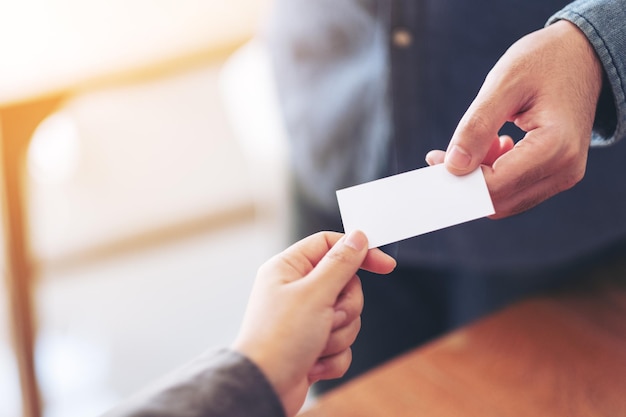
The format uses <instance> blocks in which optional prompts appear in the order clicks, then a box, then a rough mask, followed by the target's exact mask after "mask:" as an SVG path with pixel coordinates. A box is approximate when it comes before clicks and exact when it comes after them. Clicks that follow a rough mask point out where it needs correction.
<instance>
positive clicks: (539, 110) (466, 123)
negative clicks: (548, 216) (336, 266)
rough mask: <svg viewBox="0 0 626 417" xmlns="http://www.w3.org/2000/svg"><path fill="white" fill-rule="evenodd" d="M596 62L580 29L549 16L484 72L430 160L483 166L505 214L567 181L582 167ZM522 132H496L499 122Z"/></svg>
mask: <svg viewBox="0 0 626 417" xmlns="http://www.w3.org/2000/svg"><path fill="white" fill-rule="evenodd" d="M601 87H602V67H601V65H600V62H599V60H598V58H597V56H596V54H595V51H594V50H593V48H592V47H591V45H590V44H589V42H588V41H587V38H586V37H585V35H584V34H583V33H582V32H581V31H580V30H579V29H578V28H577V27H576V26H575V25H573V24H572V23H570V22H568V21H564V20H562V21H559V22H556V23H554V24H552V25H550V26H548V27H546V28H544V29H541V30H539V31H537V32H534V33H531V34H530V35H527V36H525V37H523V38H522V39H520V40H519V41H518V42H516V43H515V44H514V45H513V46H512V47H511V48H509V50H508V51H507V52H506V53H505V54H504V55H503V56H502V58H501V59H500V60H499V61H498V62H497V63H496V65H495V66H494V67H493V69H492V70H491V71H490V72H489V74H488V76H487V78H486V79H485V83H484V84H483V86H482V88H481V89H480V91H479V93H478V95H477V96H476V98H475V100H474V102H473V103H472V104H471V105H470V107H469V109H468V110H467V112H466V113H465V115H464V116H463V118H462V119H461V122H460V123H459V125H458V126H457V129H456V131H455V132H454V135H453V137H452V140H451V141H450V144H449V146H448V149H447V151H446V152H443V151H431V152H429V153H428V155H427V156H426V161H427V162H428V163H429V164H430V165H434V164H438V163H445V164H446V167H447V169H448V170H449V171H450V172H451V173H453V174H456V175H464V174H467V173H469V172H472V171H473V170H475V169H476V168H477V167H478V166H479V165H481V164H483V165H486V166H488V167H489V168H487V169H485V170H484V172H485V179H486V181H487V187H488V188H489V192H490V193H491V197H492V200H493V203H494V206H495V210H496V214H495V215H493V216H491V217H492V218H501V217H507V216H511V215H514V214H517V213H520V212H523V211H525V210H528V209H530V208H531V207H534V206H536V205H537V204H539V203H541V202H542V201H544V200H546V199H547V198H549V197H552V196H553V195H555V194H557V193H559V192H561V191H564V190H566V189H568V188H571V187H572V186H574V185H575V184H576V183H577V182H578V181H580V180H581V179H582V178H583V176H584V173H585V167H586V163H587V154H588V148H589V143H590V140H591V129H592V126H593V121H594V117H595V111H596V106H597V102H598V97H599V95H600V89H601ZM507 121H510V122H514V123H515V124H516V125H517V126H518V127H519V128H520V129H522V130H523V131H524V132H526V134H525V136H524V138H523V139H522V140H520V141H519V142H518V143H517V144H514V143H513V140H512V139H511V138H510V137H508V136H503V137H498V131H499V130H500V128H501V127H502V126H503V125H504V124H505V122H507Z"/></svg>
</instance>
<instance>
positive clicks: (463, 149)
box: [444, 70, 522, 175]
mask: <svg viewBox="0 0 626 417" xmlns="http://www.w3.org/2000/svg"><path fill="white" fill-rule="evenodd" d="M521 102H522V98H521V97H520V96H519V91H518V89H517V88H516V86H515V85H514V84H513V83H509V82H507V81H506V80H503V79H502V77H499V74H498V73H497V71H496V72H495V73H494V70H492V73H490V74H489V76H488V77H487V79H486V81H485V84H483V86H482V88H481V89H480V91H479V93H478V95H477V96H476V98H475V99H474V101H473V102H472V104H471V105H470V107H469V108H468V109H467V112H466V113H465V115H463V117H462V118H461V121H460V122H459V124H458V126H457V128H456V130H455V131H454V134H453V135H452V139H451V140H450V144H449V145H448V149H447V151H446V156H445V160H444V163H445V164H446V168H447V169H448V171H450V172H451V173H452V174H455V175H465V174H468V173H470V172H472V171H474V170H475V169H476V168H478V166H479V165H480V164H482V163H483V162H484V161H485V159H486V158H487V156H488V154H489V151H490V149H491V148H492V146H493V144H494V143H500V139H499V136H498V132H499V131H500V128H501V127H502V126H503V125H504V124H505V123H506V122H507V121H508V120H510V119H511V118H512V116H514V115H515V114H517V113H518V112H519V109H520V108H521V107H522V106H521V105H520V103H521Z"/></svg>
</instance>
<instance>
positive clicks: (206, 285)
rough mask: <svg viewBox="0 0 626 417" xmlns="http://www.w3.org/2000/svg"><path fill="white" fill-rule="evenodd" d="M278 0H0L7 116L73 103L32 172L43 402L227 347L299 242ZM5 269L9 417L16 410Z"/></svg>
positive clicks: (4, 389) (108, 386)
mask: <svg viewBox="0 0 626 417" xmlns="http://www.w3.org/2000/svg"><path fill="white" fill-rule="evenodd" d="M269 6H270V0H229V1H224V0H107V1H96V0H87V1H85V0H19V1H17V0H12V1H9V0H0V123H3V122H6V123H8V122H7V120H8V119H7V118H8V117H10V115H11V114H13V113H11V111H12V109H14V108H20V109H21V111H22V112H23V111H24V109H28V106H29V105H32V104H33V103H37V102H38V101H40V100H45V99H47V98H49V97H59V103H60V105H58V106H56V107H55V110H54V111H52V112H50V114H49V115H47V116H46V117H45V118H43V121H41V123H38V125H37V128H36V129H35V131H34V134H33V135H32V137H31V138H30V141H29V145H28V148H27V151H26V158H25V159H26V160H25V163H24V165H25V166H24V178H23V189H24V190H25V195H24V200H25V202H26V203H25V206H24V211H25V212H26V213H25V214H26V216H27V217H26V218H27V221H26V228H27V238H28V242H29V243H28V244H29V248H30V254H29V256H30V258H29V259H30V260H31V262H32V268H33V271H34V272H33V274H32V277H31V281H32V283H31V284H32V289H33V296H32V298H33V309H34V314H35V316H34V320H33V321H34V322H35V323H34V324H35V328H36V334H37V338H36V344H35V352H34V356H35V359H36V361H35V364H36V375H37V379H38V383H39V387H40V390H41V397H42V409H43V415H44V416H46V417H60V416H63V417H74V416H76V417H78V416H80V417H85V416H96V415H98V414H99V413H102V412H104V411H106V410H107V409H108V408H110V407H112V406H113V405H114V404H115V403H116V402H118V401H120V400H121V399H123V398H124V397H126V396H128V395H129V394H131V393H132V392H134V391H136V390H138V389H139V388H141V387H142V386H143V385H145V384H147V383H148V382H150V381H151V380H153V379H155V378H157V377H158V376H160V375H162V374H163V373H165V372H167V371H169V370H172V369H173V368H175V367H176V366H178V365H180V364H182V363H184V362H186V361H187V360H189V359H191V358H192V357H193V356H194V355H197V354H199V353H200V352H202V351H204V350H206V349H212V348H217V347H220V346H225V345H227V344H228V343H229V342H230V341H231V340H232V339H233V338H234V336H235V334H236V331H237V327H238V324H239V321H240V319H241V317H242V315H243V311H244V307H245V303H246V300H247V297H248V293H249V290H250V286H251V284H252V281H253V279H254V276H255V273H256V269H257V267H258V266H259V265H260V264H261V263H262V262H263V261H264V260H265V259H267V258H269V257H270V256H271V255H273V254H274V253H276V252H278V251H279V250H281V249H282V248H284V247H285V246H286V245H287V243H288V239H287V228H288V224H289V217H290V214H289V212H288V208H287V204H286V201H287V200H288V195H287V192H288V191H287V181H286V169H287V168H286V159H287V158H286V152H287V150H286V146H285V138H284V133H283V131H282V126H281V123H280V117H279V115H278V112H277V107H276V99H275V97H274V90H273V84H272V76H271V70H270V68H269V66H268V61H267V57H266V53H265V50H264V47H263V40H262V36H261V32H262V26H263V21H264V19H265V16H266V14H267V9H268V8H269ZM11 122H12V123H16V122H15V120H12V121H11ZM17 123H18V124H19V123H20V122H19V119H18V121H17ZM5 133H6V131H5ZM7 138H8V135H6V134H5V136H4V137H2V140H7ZM2 266H3V270H4V271H6V262H5V263H4V264H3V265H2ZM5 275H6V274H5ZM1 282H2V284H0V399H1V400H0V404H1V405H0V417H18V416H20V415H23V413H24V410H23V405H22V400H21V396H22V392H21V391H22V390H21V388H20V383H19V376H18V374H19V372H18V366H17V362H16V352H15V349H14V343H12V330H11V329H12V324H11V323H14V317H12V310H11V308H10V305H11V303H10V302H9V298H10V297H9V294H10V292H9V291H8V289H7V288H8V287H7V285H8V284H7V283H8V281H7V280H2V281H1Z"/></svg>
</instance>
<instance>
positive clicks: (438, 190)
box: [337, 164, 495, 248]
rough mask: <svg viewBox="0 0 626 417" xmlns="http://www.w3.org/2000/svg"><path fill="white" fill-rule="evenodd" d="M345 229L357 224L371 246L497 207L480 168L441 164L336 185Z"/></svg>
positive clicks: (377, 245)
mask: <svg viewBox="0 0 626 417" xmlns="http://www.w3.org/2000/svg"><path fill="white" fill-rule="evenodd" d="M337 200H338V202H339V210H340V212H341V219H342V221H343V227H344V231H345V232H346V233H349V232H351V231H353V230H361V231H363V232H364V233H365V235H366V236H367V238H368V241H369V246H370V248H376V247H379V246H383V245H387V244H389V243H393V242H397V241H400V240H404V239H408V238H410V237H414V236H418V235H421V234H424V233H429V232H432V231H435V230H439V229H443V228H445V227H449V226H453V225H456V224H459V223H464V222H468V221H470V220H475V219H478V218H481V217H486V216H489V215H491V214H494V213H495V210H494V208H493V203H492V202H491V197H490V196H489V190H488V189H487V184H486V183H485V177H484V175H483V172H482V169H480V168H479V169H477V170H476V171H474V172H472V173H471V174H468V175H464V176H456V175H453V174H450V173H449V172H448V171H447V170H446V168H445V166H444V165H443V164H440V165H435V166H431V167H426V168H421V169H416V170H414V171H409V172H405V173H402V174H398V175H393V176H391V177H386V178H382V179H379V180H376V181H372V182H368V183H365V184H360V185H355V186H353V187H349V188H344V189H342V190H338V191H337Z"/></svg>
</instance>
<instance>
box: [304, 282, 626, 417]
mask: <svg viewBox="0 0 626 417" xmlns="http://www.w3.org/2000/svg"><path fill="white" fill-rule="evenodd" d="M623 272H624V274H625V275H624V276H625V277H626V271H623ZM375 416H376V417H391V416H393V417H404V416H407V417H408V416H428V417H434V416H437V417H439V416H442V417H443V416H464V417H473V416H476V417H479V416H480V417H488V416H494V417H495V416H498V417H502V416H512V417H513V416H515V417H516V416H520V417H521V416H525V417H526V416H568V417H572V416H607V417H615V416H626V285H624V284H623V283H622V284H619V285H617V286H615V285H606V286H602V287H600V288H595V289H593V290H590V289H589V288H587V289H580V290H578V291H575V292H572V293H568V294H561V295H558V296H550V297H542V298H535V299H532V300H528V301H525V302H522V303H520V304H517V305H514V306H511V307H509V308H507V309H505V310H503V311H501V312H499V313H497V314H495V315H493V316H490V317H487V318H485V319H483V320H481V321H478V322H476V323H475V324H473V325H470V326H469V327H467V328H463V329H460V330H458V331H455V332H453V333H451V334H450V335H448V336H446V337H443V338H442V339H440V340H437V341H435V342H433V343H431V344H429V345H427V346H425V347H422V348H419V349H417V350H415V351H412V352H410V353H408V354H406V355H404V356H402V357H399V358H397V359H395V360H393V361H391V362H390V363H388V364H386V365H383V366H382V367H380V368H378V369H375V370H373V371H371V372H370V373H367V374H365V375H364V376H362V377H360V378H357V379H356V380H355V381H353V382H351V383H348V384H346V385H345V386H343V387H341V388H339V389H337V390H336V391H334V392H331V393H329V394H327V395H326V396H325V397H322V398H321V399H320V400H319V402H318V403H317V404H316V405H315V406H314V407H313V408H312V409H310V410H308V411H307V412H305V413H303V414H302V415H301V417H375Z"/></svg>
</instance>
